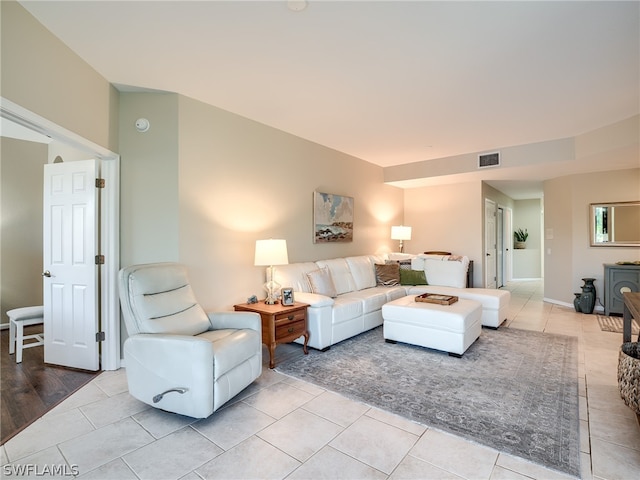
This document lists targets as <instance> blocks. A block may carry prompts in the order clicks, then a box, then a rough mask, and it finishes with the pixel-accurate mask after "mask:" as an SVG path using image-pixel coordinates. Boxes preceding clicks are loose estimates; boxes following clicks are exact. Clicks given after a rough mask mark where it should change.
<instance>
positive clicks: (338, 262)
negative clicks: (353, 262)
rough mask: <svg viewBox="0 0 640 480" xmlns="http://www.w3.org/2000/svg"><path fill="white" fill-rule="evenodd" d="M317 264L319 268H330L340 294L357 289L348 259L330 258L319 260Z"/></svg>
mask: <svg viewBox="0 0 640 480" xmlns="http://www.w3.org/2000/svg"><path fill="white" fill-rule="evenodd" d="M316 265H318V267H319V268H323V267H327V268H328V269H329V271H330V272H331V278H332V279H333V284H334V285H335V286H336V291H337V293H338V295H342V294H343V293H347V292H353V291H354V290H356V283H355V281H354V280H353V276H352V275H351V270H350V269H349V264H348V263H347V260H346V259H344V258H332V259H330V260H318V261H317V262H316Z"/></svg>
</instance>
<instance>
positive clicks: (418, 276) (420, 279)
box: [400, 269, 427, 285]
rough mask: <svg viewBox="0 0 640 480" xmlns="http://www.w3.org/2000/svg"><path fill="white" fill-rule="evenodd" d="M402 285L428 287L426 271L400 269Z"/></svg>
mask: <svg viewBox="0 0 640 480" xmlns="http://www.w3.org/2000/svg"><path fill="white" fill-rule="evenodd" d="M400 285H427V277H426V275H425V274H424V270H404V269H400Z"/></svg>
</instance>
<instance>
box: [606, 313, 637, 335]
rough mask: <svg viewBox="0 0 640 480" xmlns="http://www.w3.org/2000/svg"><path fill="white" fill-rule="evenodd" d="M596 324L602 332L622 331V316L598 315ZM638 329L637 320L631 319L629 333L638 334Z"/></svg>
mask: <svg viewBox="0 0 640 480" xmlns="http://www.w3.org/2000/svg"><path fill="white" fill-rule="evenodd" d="M598 324H600V330H602V331H603V332H614V333H622V327H623V325H622V317H615V316H613V317H607V316H604V315H598ZM638 330H639V327H638V322H637V320H635V319H633V320H632V321H631V335H638Z"/></svg>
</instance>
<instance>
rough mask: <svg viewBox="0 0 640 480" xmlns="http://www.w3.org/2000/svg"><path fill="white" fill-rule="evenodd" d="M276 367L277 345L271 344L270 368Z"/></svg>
mask: <svg viewBox="0 0 640 480" xmlns="http://www.w3.org/2000/svg"><path fill="white" fill-rule="evenodd" d="M275 366H276V344H275V343H270V344H269V368H275Z"/></svg>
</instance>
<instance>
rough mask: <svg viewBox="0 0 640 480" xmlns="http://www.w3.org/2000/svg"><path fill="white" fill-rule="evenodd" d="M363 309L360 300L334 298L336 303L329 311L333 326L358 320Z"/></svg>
mask: <svg viewBox="0 0 640 480" xmlns="http://www.w3.org/2000/svg"><path fill="white" fill-rule="evenodd" d="M363 308H364V306H363V305H362V300H361V299H359V298H349V297H348V296H346V295H340V296H339V297H337V298H336V303H334V304H333V308H332V309H331V315H332V319H331V320H332V323H333V324H334V325H335V324H338V323H342V322H346V321H347V320H352V319H354V318H358V317H360V316H362V314H363Z"/></svg>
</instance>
